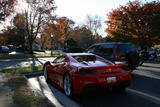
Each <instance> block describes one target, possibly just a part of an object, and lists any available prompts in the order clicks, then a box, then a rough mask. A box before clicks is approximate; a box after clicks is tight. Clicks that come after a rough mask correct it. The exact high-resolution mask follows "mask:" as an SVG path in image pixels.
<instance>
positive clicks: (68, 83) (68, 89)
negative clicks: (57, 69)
mask: <svg viewBox="0 0 160 107" xmlns="http://www.w3.org/2000/svg"><path fill="white" fill-rule="evenodd" d="M63 88H64V93H65V95H66V96H68V97H71V96H72V94H73V91H72V79H71V76H70V75H69V74H65V75H64V79H63Z"/></svg>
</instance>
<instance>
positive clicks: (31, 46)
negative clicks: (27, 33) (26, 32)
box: [29, 41, 33, 54]
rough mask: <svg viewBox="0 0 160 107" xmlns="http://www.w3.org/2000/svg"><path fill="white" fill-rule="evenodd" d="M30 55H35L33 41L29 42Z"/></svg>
mask: <svg viewBox="0 0 160 107" xmlns="http://www.w3.org/2000/svg"><path fill="white" fill-rule="evenodd" d="M29 53H30V54H33V41H29Z"/></svg>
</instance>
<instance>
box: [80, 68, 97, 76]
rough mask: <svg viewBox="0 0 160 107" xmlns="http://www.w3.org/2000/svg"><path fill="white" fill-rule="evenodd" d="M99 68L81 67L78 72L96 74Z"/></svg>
mask: <svg viewBox="0 0 160 107" xmlns="http://www.w3.org/2000/svg"><path fill="white" fill-rule="evenodd" d="M96 71H97V70H95V69H83V68H82V69H79V71H78V73H80V74H83V75H87V74H94V73H95V72H96Z"/></svg>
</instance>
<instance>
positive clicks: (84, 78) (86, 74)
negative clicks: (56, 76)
mask: <svg viewBox="0 0 160 107" xmlns="http://www.w3.org/2000/svg"><path fill="white" fill-rule="evenodd" d="M121 68H123V66H122V65H121V66H119V65H110V66H105V67H90V68H87V67H86V68H79V69H78V71H77V72H74V73H73V74H72V77H73V87H74V91H75V93H81V92H82V91H83V90H84V89H85V88H88V87H90V86H100V87H117V86H122V87H124V88H125V87H127V86H129V84H130V82H131V72H130V71H126V70H123V69H121Z"/></svg>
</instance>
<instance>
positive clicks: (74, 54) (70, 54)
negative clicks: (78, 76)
mask: <svg viewBox="0 0 160 107" xmlns="http://www.w3.org/2000/svg"><path fill="white" fill-rule="evenodd" d="M66 55H69V56H78V55H95V54H92V53H66Z"/></svg>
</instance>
